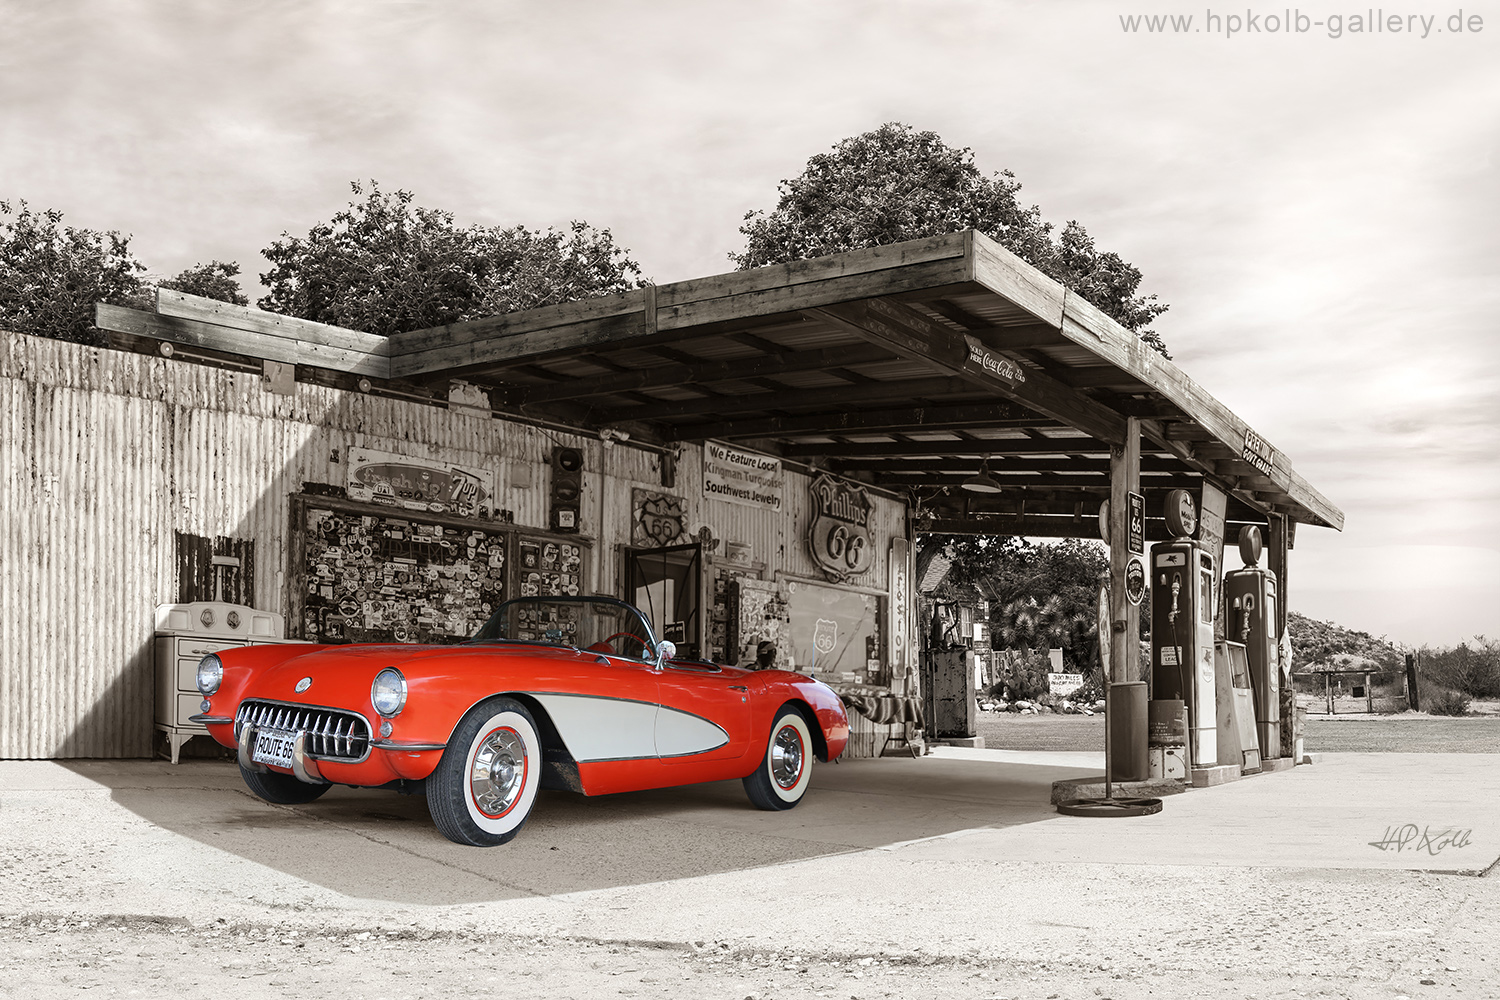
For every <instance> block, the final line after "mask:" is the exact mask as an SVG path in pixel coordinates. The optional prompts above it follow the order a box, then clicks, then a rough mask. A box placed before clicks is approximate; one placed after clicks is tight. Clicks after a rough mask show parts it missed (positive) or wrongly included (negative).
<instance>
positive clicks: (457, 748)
mask: <svg viewBox="0 0 1500 1000" xmlns="http://www.w3.org/2000/svg"><path fill="white" fill-rule="evenodd" d="M541 780H542V741H541V738H540V737H539V736H537V730H536V722H535V720H533V719H532V717H531V713H530V712H529V711H527V709H526V706H525V705H522V704H521V703H520V702H518V701H516V700H515V699H514V698H490V699H488V700H486V701H482V702H480V703H479V704H478V705H475V706H474V707H473V708H471V709H469V711H468V713H467V714H465V715H464V717H463V719H461V720H460V721H459V723H458V728H456V729H454V731H453V736H452V738H451V739H449V741H448V748H447V749H446V750H444V751H443V757H442V759H441V760H440V761H438V766H437V770H435V771H433V772H432V775H431V776H430V777H428V779H427V808H428V810H429V811H430V812H431V813H432V822H433V823H434V824H436V826H437V828H438V830H439V832H441V833H442V835H443V836H445V837H447V838H448V839H449V840H451V841H453V842H454V843H455V844H467V845H469V846H471V847H496V846H498V845H500V844H505V843H508V842H510V841H511V840H512V839H513V838H514V837H515V835H516V834H518V833H520V832H521V827H523V826H525V825H526V818H527V817H528V816H530V815H531V807H532V806H533V805H534V804H535V803H536V793H537V789H538V788H539V787H540V786H541Z"/></svg>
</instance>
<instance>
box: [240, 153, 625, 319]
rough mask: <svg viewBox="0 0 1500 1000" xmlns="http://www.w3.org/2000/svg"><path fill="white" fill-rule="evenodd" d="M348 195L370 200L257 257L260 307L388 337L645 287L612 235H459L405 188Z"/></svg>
mask: <svg viewBox="0 0 1500 1000" xmlns="http://www.w3.org/2000/svg"><path fill="white" fill-rule="evenodd" d="M350 187H351V188H352V189H353V191H354V194H355V195H356V196H363V197H356V200H354V201H351V202H350V203H349V205H348V207H346V208H345V209H343V210H341V211H339V212H337V213H336V214H335V215H334V216H333V219H332V220H331V221H329V222H324V223H319V224H317V225H315V226H314V227H313V228H312V229H311V230H310V231H309V232H308V234H307V236H306V238H301V237H296V236H291V235H289V234H287V233H282V237H281V239H279V240H275V241H273V242H272V244H271V245H270V246H269V247H267V248H266V249H265V250H263V251H261V252H262V253H263V254H264V255H265V257H266V259H267V260H269V261H270V262H271V270H270V271H268V272H267V273H265V274H262V275H261V276H260V279H261V281H262V282H263V283H264V284H265V285H266V287H267V289H269V291H268V294H266V295H265V297H263V298H262V299H260V301H259V302H258V303H257V305H259V306H260V308H262V309H267V310H271V311H273V312H279V313H284V314H286V315H290V316H300V317H302V318H303V319H311V320H317V321H319V322H322V323H331V324H334V325H337V326H344V327H349V328H351V329H355V330H364V331H366V332H369V333H378V334H384V335H386V336H389V335H391V334H395V333H400V332H403V331H405V330H416V329H422V328H425V327H431V326H441V325H444V324H447V323H458V322H462V321H464V320H469V319H477V318H479V317H482V316H489V315H495V314H497V313H501V312H509V311H512V310H517V309H530V308H534V307H536V306H541V305H550V304H552V303H556V302H566V301H572V300H574V299H580V298H586V297H589V296H593V295H605V294H608V293H611V292H621V291H625V290H627V289H629V288H633V287H636V285H637V284H639V281H638V278H639V275H640V265H638V264H637V263H636V262H635V261H633V260H631V259H630V258H629V257H628V256H627V253H628V251H626V250H624V249H622V248H620V247H618V246H616V245H615V242H614V237H613V235H612V234H611V233H610V231H609V230H608V229H603V230H600V229H594V228H593V227H591V226H589V225H588V224H586V223H583V222H574V223H573V224H572V225H571V227H570V228H569V230H568V231H567V232H558V231H556V230H553V229H548V230H546V231H534V230H529V229H527V228H525V227H524V226H516V227H513V228H510V229H504V228H499V227H486V226H478V225H475V226H467V227H460V226H458V225H457V224H456V223H455V222H454V217H453V214H452V213H451V212H446V211H442V210H440V209H430V208H423V207H422V206H419V205H417V204H415V203H414V200H413V196H412V194H411V192H409V191H396V192H394V193H390V194H388V193H386V192H383V191H381V190H380V186H379V184H378V183H376V182H373V181H372V182H371V184H370V188H369V191H368V193H366V191H365V190H364V188H363V187H362V186H361V185H360V184H359V183H358V182H354V183H352V184H351V185H350Z"/></svg>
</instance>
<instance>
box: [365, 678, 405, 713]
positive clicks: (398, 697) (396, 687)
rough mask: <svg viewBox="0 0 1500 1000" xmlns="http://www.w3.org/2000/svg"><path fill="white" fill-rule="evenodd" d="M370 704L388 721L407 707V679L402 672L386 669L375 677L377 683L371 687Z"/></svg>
mask: <svg viewBox="0 0 1500 1000" xmlns="http://www.w3.org/2000/svg"><path fill="white" fill-rule="evenodd" d="M370 704H372V705H374V706H375V711H377V712H379V713H380V714H381V715H383V716H385V717H386V718H387V719H389V718H390V717H391V716H393V715H398V714H399V713H400V712H401V710H402V709H403V708H405V707H406V678H405V677H402V676H401V671H399V670H397V669H396V668H395V667H386V668H385V669H384V670H382V671H381V672H380V673H378V674H376V675H375V683H373V684H371V685H370Z"/></svg>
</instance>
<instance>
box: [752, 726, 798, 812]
mask: <svg viewBox="0 0 1500 1000" xmlns="http://www.w3.org/2000/svg"><path fill="white" fill-rule="evenodd" d="M812 766H813V741H812V732H811V731H810V730H809V729H808V728H807V720H806V719H804V718H803V717H802V713H801V712H798V711H797V710H796V709H795V708H792V707H791V706H789V705H788V706H786V707H783V708H782V709H781V711H780V712H777V713H776V721H775V722H772V723H771V738H770V739H769V740H768V741H767V742H766V752H765V755H764V756H763V757H762V758H761V762H760V766H759V767H757V768H756V769H755V770H754V772H752V773H751V774H750V775H748V776H747V777H746V778H745V779H744V781H745V794H746V795H748V796H750V801H751V802H753V803H754V804H755V807H756V808H757V809H790V808H792V807H793V806H795V805H796V804H797V803H798V802H801V801H802V796H803V794H804V793H805V792H806V791H807V785H808V782H809V780H811V778H812Z"/></svg>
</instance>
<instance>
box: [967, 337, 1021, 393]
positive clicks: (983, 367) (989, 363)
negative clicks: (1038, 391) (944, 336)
mask: <svg viewBox="0 0 1500 1000" xmlns="http://www.w3.org/2000/svg"><path fill="white" fill-rule="evenodd" d="M964 342H965V343H966V344H968V347H969V353H968V354H967V355H965V356H964V370H965V371H971V372H974V373H976V374H978V375H983V376H985V377H986V378H989V379H992V380H994V381H998V382H1001V383H1004V384H1005V385H1016V384H1017V383H1020V382H1025V381H1026V369H1024V368H1022V367H1021V366H1020V365H1018V364H1016V363H1015V362H1014V361H1012V360H1011V359H1010V358H1007V357H1006V356H1005V355H1003V354H1000V353H999V352H997V351H993V350H991V349H990V348H988V347H985V346H984V345H983V344H981V343H980V342H979V341H978V340H977V339H976V338H975V337H974V336H972V335H971V334H967V333H966V334H964Z"/></svg>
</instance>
